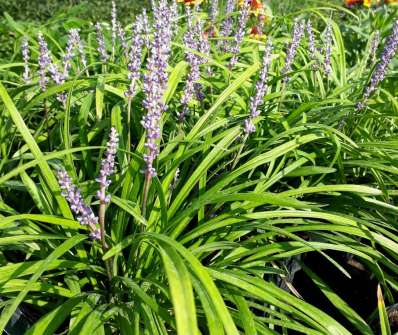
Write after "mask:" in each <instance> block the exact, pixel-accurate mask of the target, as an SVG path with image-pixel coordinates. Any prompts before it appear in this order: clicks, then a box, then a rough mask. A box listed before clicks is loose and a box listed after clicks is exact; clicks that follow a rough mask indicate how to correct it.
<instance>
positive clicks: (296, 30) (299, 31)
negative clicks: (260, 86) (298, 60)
mask: <svg viewBox="0 0 398 335" xmlns="http://www.w3.org/2000/svg"><path fill="white" fill-rule="evenodd" d="M303 34H304V23H303V22H298V21H297V20H295V21H294V26H293V37H292V42H291V43H290V45H289V48H288V49H287V52H286V59H285V65H284V67H283V69H282V76H283V77H284V78H283V82H284V83H287V82H288V81H289V77H288V76H287V74H288V73H289V72H290V71H291V70H292V64H293V60H294V57H295V56H296V53H297V49H298V47H299V45H300V41H301V38H302V37H303Z"/></svg>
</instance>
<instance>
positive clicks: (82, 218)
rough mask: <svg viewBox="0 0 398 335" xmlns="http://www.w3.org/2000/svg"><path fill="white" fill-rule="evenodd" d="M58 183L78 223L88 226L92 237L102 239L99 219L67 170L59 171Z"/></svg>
mask: <svg viewBox="0 0 398 335" xmlns="http://www.w3.org/2000/svg"><path fill="white" fill-rule="evenodd" d="M57 176H58V183H59V186H60V188H61V191H62V193H61V194H62V196H63V197H64V198H65V199H66V200H67V201H68V202H69V205H70V208H71V210H72V212H73V213H74V214H75V215H76V219H77V221H79V222H80V224H82V225H88V226H89V228H90V231H91V233H90V237H91V238H92V239H96V240H99V239H100V235H101V234H100V230H99V228H98V227H97V225H98V217H96V216H95V215H94V212H93V210H92V209H91V207H90V206H88V205H86V203H85V202H84V200H83V197H82V195H81V193H80V190H79V189H78V188H77V187H76V186H75V185H74V184H73V182H72V180H71V179H70V177H69V175H68V173H67V172H66V171H65V170H58V171H57Z"/></svg>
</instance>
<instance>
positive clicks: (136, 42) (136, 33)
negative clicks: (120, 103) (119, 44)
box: [124, 16, 144, 98]
mask: <svg viewBox="0 0 398 335" xmlns="http://www.w3.org/2000/svg"><path fill="white" fill-rule="evenodd" d="M142 34H143V24H142V16H139V17H138V18H137V20H136V22H135V23H134V24H133V27H132V37H131V47H130V51H129V53H128V64H127V67H128V70H129V72H128V79H129V80H130V86H129V88H128V89H127V91H126V92H125V93H124V94H125V96H126V97H128V98H131V97H132V96H133V95H134V91H135V82H136V81H137V80H138V79H139V78H140V68H141V56H142V46H143V44H144V40H143V36H142Z"/></svg>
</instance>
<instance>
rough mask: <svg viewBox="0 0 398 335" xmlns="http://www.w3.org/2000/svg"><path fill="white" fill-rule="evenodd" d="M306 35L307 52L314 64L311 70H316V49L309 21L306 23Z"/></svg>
mask: <svg viewBox="0 0 398 335" xmlns="http://www.w3.org/2000/svg"><path fill="white" fill-rule="evenodd" d="M306 28H307V34H308V51H309V52H310V60H312V61H313V62H314V64H313V65H312V69H313V70H316V69H317V68H318V64H317V57H316V47H315V36H314V30H313V28H312V24H311V21H310V20H308V21H307V27H306Z"/></svg>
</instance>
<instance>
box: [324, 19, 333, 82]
mask: <svg viewBox="0 0 398 335" xmlns="http://www.w3.org/2000/svg"><path fill="white" fill-rule="evenodd" d="M332 46H333V34H332V26H331V25H330V23H329V24H328V25H327V27H326V31H325V58H324V63H323V64H324V69H325V73H326V75H329V74H330V73H331V72H332V67H331V60H332Z"/></svg>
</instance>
